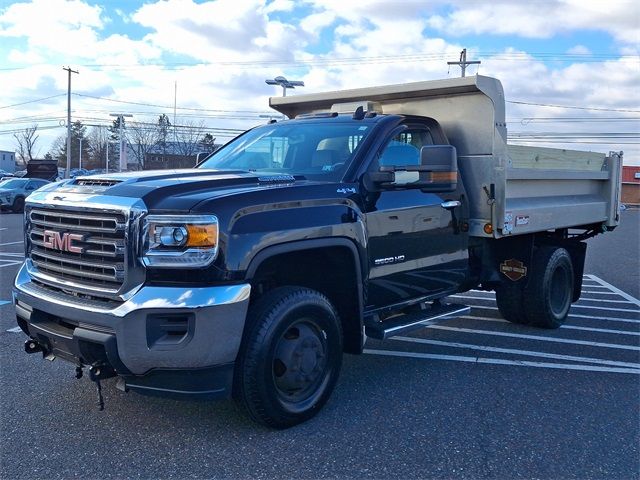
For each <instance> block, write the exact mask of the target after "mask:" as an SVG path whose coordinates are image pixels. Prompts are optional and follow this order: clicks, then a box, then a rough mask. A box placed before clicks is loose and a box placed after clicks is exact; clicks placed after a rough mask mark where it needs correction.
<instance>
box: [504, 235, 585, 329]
mask: <svg viewBox="0 0 640 480" xmlns="http://www.w3.org/2000/svg"><path fill="white" fill-rule="evenodd" d="M524 283H526V287H523V285H524ZM572 297H573V264H572V261H571V256H570V255H569V252H567V250H565V249H564V248H557V247H547V246H544V247H539V248H538V249H537V250H536V251H535V253H534V256H533V263H532V268H531V275H530V277H529V279H528V281H526V282H525V281H522V282H517V283H515V282H514V283H507V282H504V283H503V284H501V285H500V286H498V287H497V288H496V303H497V304H498V310H499V311H500V313H501V314H502V316H503V318H504V319H505V320H508V321H510V322H513V323H519V324H525V325H533V326H535V327H540V328H558V327H560V326H561V325H562V324H563V323H564V321H565V320H566V318H567V316H568V314H569V309H570V308H571V299H572Z"/></svg>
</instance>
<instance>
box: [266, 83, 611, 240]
mask: <svg viewBox="0 0 640 480" xmlns="http://www.w3.org/2000/svg"><path fill="white" fill-rule="evenodd" d="M270 105H271V106H272V107H273V108H274V109H276V110H278V111H279V112H281V113H284V114H286V115H287V116H289V117H290V118H293V117H295V116H296V115H299V114H306V113H319V112H327V111H331V110H332V109H333V110H334V111H346V110H348V109H350V108H351V109H355V108H356V107H357V106H359V105H362V106H363V107H364V108H365V109H368V110H375V111H378V112H379V113H383V114H404V115H420V116H425V117H431V118H434V119H436V120H437V121H438V122H439V123H440V125H441V126H442V128H443V130H444V131H445V133H446V134H447V137H448V139H449V142H450V143H451V144H452V145H454V146H455V147H456V150H457V153H458V167H459V170H460V175H461V177H462V181H463V182H464V185H465V188H466V190H467V194H468V195H469V203H470V234H471V235H475V236H480V237H488V236H494V237H496V238H499V237H502V236H505V235H519V234H523V233H531V232H540V231H545V230H552V229H557V228H572V227H573V228H590V227H591V226H593V225H602V226H603V227H608V228H610V227H614V226H616V225H617V223H618V218H619V217H618V207H619V194H620V175H621V170H622V153H611V154H609V155H604V154H599V153H593V152H581V151H573V150H560V149H550V148H539V147H524V146H513V145H507V127H506V122H505V100H504V93H503V89H502V85H501V83H500V81H499V80H497V79H495V78H491V77H484V76H479V75H478V76H474V77H464V78H454V79H446V80H434V81H428V82H416V83H408V84H402V85H389V86H384V87H371V88H361V89H355V90H342V91H336V92H327V93H319V94H310V95H296V96H293V97H273V98H271V99H270ZM487 224H490V225H491V227H492V228H491V232H492V233H487V231H489V229H488V228H486V225H487Z"/></svg>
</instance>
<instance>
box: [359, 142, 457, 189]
mask: <svg viewBox="0 0 640 480" xmlns="http://www.w3.org/2000/svg"><path fill="white" fill-rule="evenodd" d="M364 186H365V188H367V190H371V191H375V190H380V189H382V190H404V189H420V190H422V191H423V192H453V191H455V190H456V188H457V186H458V160H457V155H456V148H455V147H454V146H452V145H427V146H424V147H422V148H421V149H420V165H415V164H414V165H386V166H382V167H380V169H379V170H378V171H377V172H368V173H366V174H365V176H364Z"/></svg>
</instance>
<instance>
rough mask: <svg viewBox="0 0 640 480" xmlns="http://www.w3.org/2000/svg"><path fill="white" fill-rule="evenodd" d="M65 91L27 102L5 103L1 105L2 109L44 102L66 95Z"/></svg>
mask: <svg viewBox="0 0 640 480" xmlns="http://www.w3.org/2000/svg"><path fill="white" fill-rule="evenodd" d="M64 95H65V94H64V93H59V94H57V95H51V96H49V97H44V98H36V99H35V100H29V101H27V102H22V103H14V104H13V105H4V106H2V107H0V109H3V108H11V107H19V106H20V105H27V104H28V103H37V102H44V101H45V100H49V99H51V98H56V97H64Z"/></svg>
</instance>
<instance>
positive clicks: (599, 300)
mask: <svg viewBox="0 0 640 480" xmlns="http://www.w3.org/2000/svg"><path fill="white" fill-rule="evenodd" d="M583 301H584V302H598V303H630V304H632V305H633V302H630V301H629V300H609V299H607V298H587V297H580V300H578V302H577V303H580V302H583ZM574 305H575V304H574Z"/></svg>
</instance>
